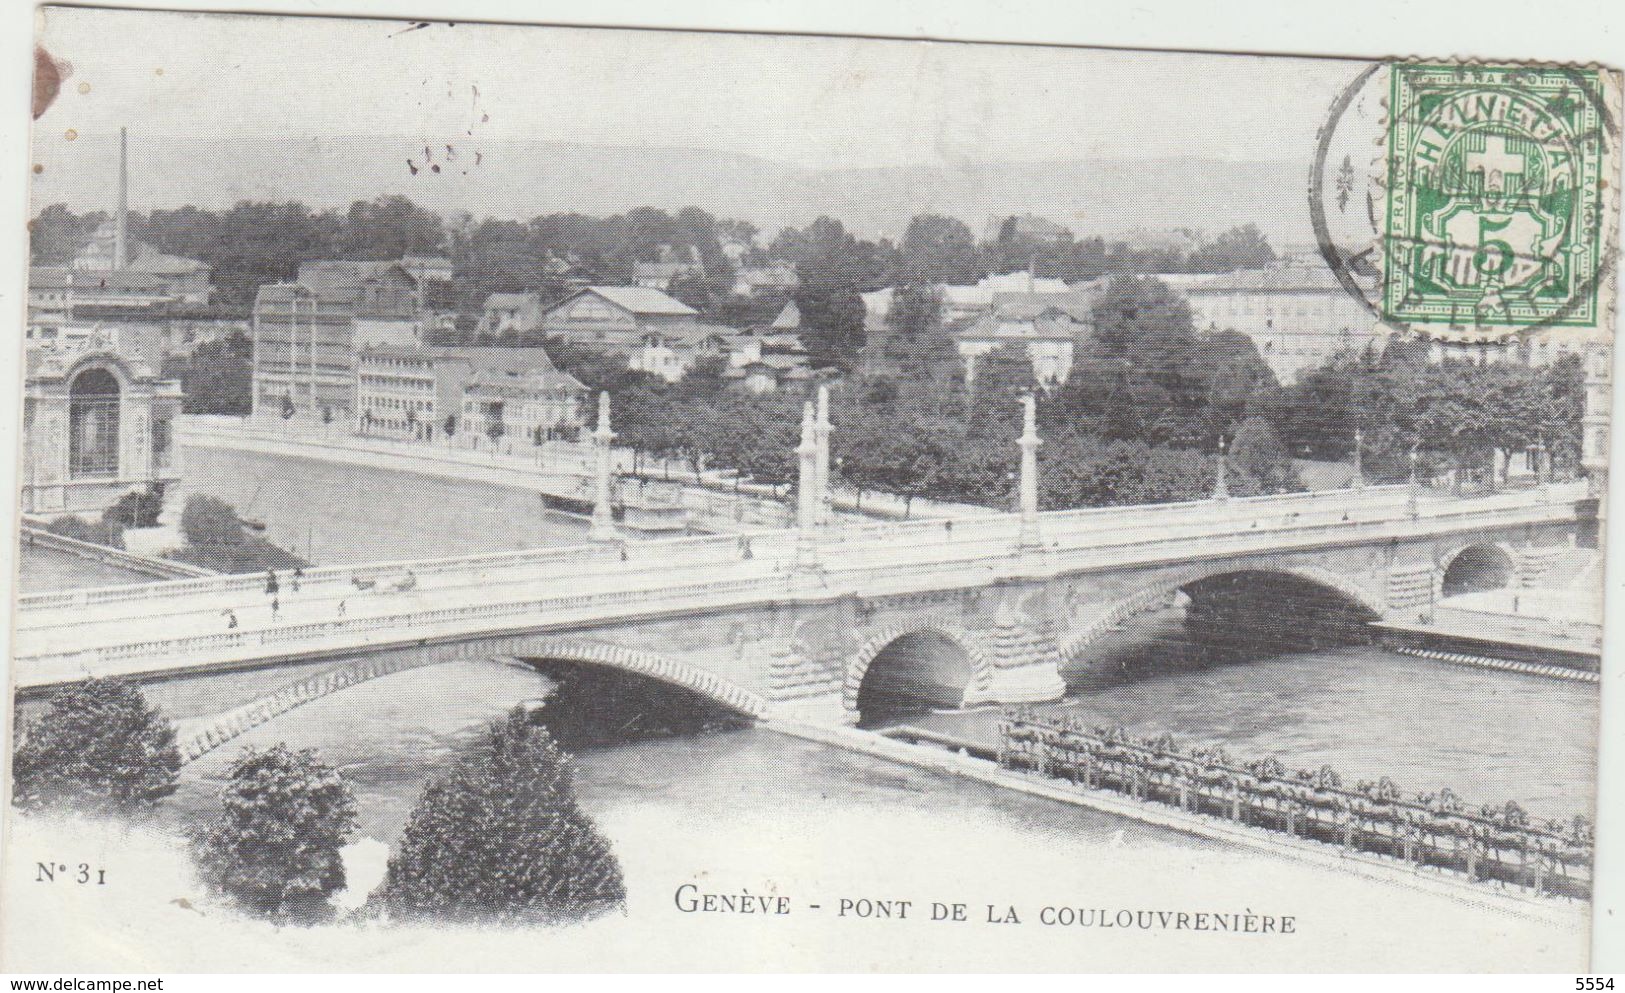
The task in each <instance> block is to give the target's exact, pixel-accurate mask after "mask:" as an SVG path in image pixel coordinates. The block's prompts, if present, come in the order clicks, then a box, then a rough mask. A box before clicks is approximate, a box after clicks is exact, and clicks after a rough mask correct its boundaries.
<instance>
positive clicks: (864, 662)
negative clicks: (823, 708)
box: [841, 619, 992, 714]
mask: <svg viewBox="0 0 1625 993" xmlns="http://www.w3.org/2000/svg"><path fill="white" fill-rule="evenodd" d="M911 634H935V635H940V636H941V637H943V638H946V639H948V640H949V641H951V642H953V643H954V644H956V645H958V646H959V647H960V648H961V649H962V650H963V651H964V652H965V654H966V656H968V657H969V659H970V666H971V681H970V685H969V686H967V687H966V688H965V693H966V695H970V693H971V690H972V689H974V688H975V687H977V686H978V685H982V684H986V683H987V682H988V681H989V680H991V679H992V667H991V665H990V664H989V662H988V657H987V652H986V651H984V650H983V648H982V645H981V643H980V639H978V638H977V637H976V636H975V635H973V634H972V633H971V632H970V631H969V630H967V629H966V628H964V627H963V626H961V625H958V624H955V623H953V622H952V621H948V620H942V619H933V620H926V621H910V622H906V623H901V624H893V625H890V626H889V627H885V628H881V629H880V630H879V631H878V632H876V633H875V634H873V635H871V636H870V637H869V638H867V639H866V640H865V641H864V643H863V645H862V646H861V647H859V648H858V650H857V652H856V653H854V654H853V656H852V658H851V660H850V661H848V662H847V664H846V676H845V679H844V680H843V681H842V685H841V706H842V707H843V708H844V709H845V710H846V711H847V713H849V714H855V713H857V712H858V691H859V690H861V689H862V688H863V677H864V676H866V675H868V673H869V666H871V665H873V664H874V661H875V659H876V658H877V657H878V656H879V655H880V653H881V652H883V651H885V650H886V648H887V646H889V645H891V644H892V643H893V642H895V641H897V640H898V639H900V638H905V637H907V636H909V635H911Z"/></svg>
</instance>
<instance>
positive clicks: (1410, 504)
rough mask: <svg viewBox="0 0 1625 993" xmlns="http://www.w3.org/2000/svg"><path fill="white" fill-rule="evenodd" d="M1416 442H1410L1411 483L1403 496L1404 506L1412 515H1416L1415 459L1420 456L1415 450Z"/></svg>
mask: <svg viewBox="0 0 1625 993" xmlns="http://www.w3.org/2000/svg"><path fill="white" fill-rule="evenodd" d="M1418 444H1420V442H1413V443H1412V444H1411V455H1410V458H1411V484H1410V488H1409V490H1408V491H1407V494H1406V497H1405V507H1406V509H1407V510H1409V511H1410V514H1411V516H1412V517H1415V516H1417V507H1416V463H1417V460H1418V459H1419V458H1421V456H1419V455H1418V454H1417V452H1416V446H1417V445H1418Z"/></svg>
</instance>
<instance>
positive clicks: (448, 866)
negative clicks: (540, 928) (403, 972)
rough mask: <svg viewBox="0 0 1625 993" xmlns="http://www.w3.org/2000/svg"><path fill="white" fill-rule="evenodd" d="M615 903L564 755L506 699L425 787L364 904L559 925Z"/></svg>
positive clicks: (605, 858) (611, 862)
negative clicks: (503, 709) (469, 745)
mask: <svg viewBox="0 0 1625 993" xmlns="http://www.w3.org/2000/svg"><path fill="white" fill-rule="evenodd" d="M625 899H626V887H625V884H624V883H623V881H622V878H621V867H620V863H619V861H618V860H617V859H616V858H615V854H614V852H612V851H611V850H610V845H609V841H608V840H607V839H606V838H605V837H604V836H603V835H602V834H600V833H599V831H598V826H597V824H595V823H594V822H593V820H592V818H591V817H589V816H588V815H587V814H586V813H585V812H583V811H582V810H581V808H580V806H579V805H578V804H577V802H576V796H575V785H574V782H573V779H572V774H571V769H570V762H569V758H568V757H567V756H566V755H565V754H564V753H563V752H562V751H560V750H559V747H558V745H556V744H554V742H553V739H552V738H551V737H550V736H549V735H548V733H547V731H546V730H545V729H543V728H542V727H540V726H538V725H536V724H535V723H533V722H532V721H531V719H530V715H529V714H527V713H526V712H525V710H524V708H523V707H515V708H514V709H513V710H512V711H511V712H510V713H509V714H508V716H507V717H506V718H504V719H502V720H498V721H494V722H492V724H491V726H490V728H489V729H488V730H487V731H486V733H485V735H484V737H483V738H482V739H481V740H480V741H479V742H478V744H477V745H476V746H475V747H474V748H473V749H472V750H471V751H469V752H468V753H466V754H464V755H463V756H462V757H461V758H459V759H458V761H457V764H456V765H455V766H454V767H453V768H452V770H451V772H450V773H449V774H448V775H446V776H445V777H443V778H440V779H437V780H435V781H433V782H431V783H430V784H429V785H428V786H427V787H426V788H425V789H424V791H423V796H422V798H421V799H420V800H419V801H418V805H417V808H416V809H415V810H413V812H412V817H411V819H410V820H409V821H408V822H407V825H406V831H405V833H404V834H403V835H402V837H401V841H400V845H399V847H398V848H397V849H396V851H395V853H394V855H392V856H391V857H390V860H389V869H388V873H387V874H386V876H385V877H384V882H383V885H382V886H380V887H379V888H378V889H377V890H376V891H375V892H374V893H373V895H372V897H371V899H370V900H369V904H370V906H371V909H373V910H375V911H383V912H386V913H388V914H390V915H393V916H395V917H400V918H451V919H456V920H466V921H474V922H482V923H533V924H534V923H540V924H562V923H574V922H579V921H583V920H586V919H588V918H591V917H595V916H597V915H599V914H602V913H604V912H606V911H608V910H611V909H613V908H615V907H618V906H620V905H622V904H623V903H624V901H625Z"/></svg>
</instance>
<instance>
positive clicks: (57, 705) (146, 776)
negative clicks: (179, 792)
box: [11, 679, 181, 816]
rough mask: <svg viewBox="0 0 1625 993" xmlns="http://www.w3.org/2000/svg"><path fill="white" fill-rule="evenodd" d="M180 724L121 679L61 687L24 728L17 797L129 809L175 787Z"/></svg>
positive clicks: (63, 806)
mask: <svg viewBox="0 0 1625 993" xmlns="http://www.w3.org/2000/svg"><path fill="white" fill-rule="evenodd" d="M180 766H181V756H180V751H179V750H178V749H177V748H176V747H175V729H174V727H173V726H171V725H170V723H169V721H167V720H165V719H164V718H163V716H162V715H161V714H160V713H159V712H158V710H157V708H155V707H153V706H151V705H150V704H148V703H147V699H146V697H145V696H143V695H142V693H141V691H140V690H139V689H137V688H136V687H135V686H134V685H133V684H132V683H130V682H128V681H126V680H122V679H87V680H85V681H84V682H80V683H74V684H72V685H70V686H65V687H63V688H62V689H60V690H58V691H57V693H56V695H55V696H53V697H52V698H51V701H50V705H49V709H48V710H46V712H45V713H44V714H42V715H41V716H40V717H39V718H37V719H35V720H34V721H31V722H30V723H29V724H28V725H27V727H25V728H24V730H23V740H22V743H21V744H19V745H18V746H17V750H16V752H15V753H14V755H13V759H12V765H11V802H12V803H13V804H15V805H16V806H17V807H20V808H22V809H24V810H68V811H74V812H77V813H83V814H91V815H110V814H111V815H118V816H129V815H132V814H137V813H140V812H142V811H144V810H147V809H149V808H151V807H152V805H153V804H156V803H157V802H158V801H159V800H161V799H163V798H164V797H166V796H169V795H170V794H171V793H173V792H175V778H176V775H177V773H178V771H179V770H180Z"/></svg>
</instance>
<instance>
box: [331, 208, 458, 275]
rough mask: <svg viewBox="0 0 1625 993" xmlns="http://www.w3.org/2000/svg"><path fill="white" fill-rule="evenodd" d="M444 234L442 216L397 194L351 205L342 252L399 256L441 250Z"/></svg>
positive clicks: (375, 256)
mask: <svg viewBox="0 0 1625 993" xmlns="http://www.w3.org/2000/svg"><path fill="white" fill-rule="evenodd" d="M444 237H445V231H444V227H443V226H442V224H441V222H440V218H439V216H438V215H436V214H433V213H431V212H430V211H427V210H425V209H423V208H422V207H419V206H418V205H417V204H415V203H413V202H412V201H411V200H410V199H408V198H407V197H404V196H400V195H399V194H393V195H389V196H381V197H376V198H374V199H372V200H357V201H355V202H353V203H351V204H350V211H349V213H348V214H347V215H346V217H345V224H344V235H343V238H342V239H341V241H340V245H339V251H340V252H341V253H342V254H343V256H344V257H345V258H351V259H375V260H386V259H398V258H401V257H402V256H406V255H424V254H428V253H430V252H435V251H438V250H439V249H440V246H441V242H442V241H443V240H444Z"/></svg>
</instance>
